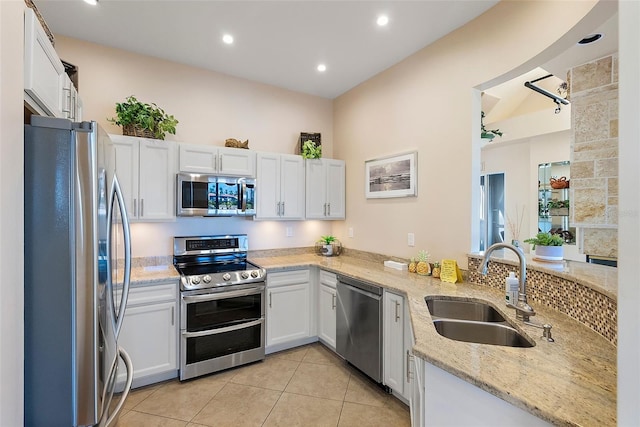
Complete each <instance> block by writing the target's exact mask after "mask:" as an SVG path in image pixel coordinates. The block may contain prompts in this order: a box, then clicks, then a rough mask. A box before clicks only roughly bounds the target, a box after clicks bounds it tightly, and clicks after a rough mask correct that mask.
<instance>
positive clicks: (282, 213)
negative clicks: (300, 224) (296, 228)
mask: <svg viewBox="0 0 640 427" xmlns="http://www.w3.org/2000/svg"><path fill="white" fill-rule="evenodd" d="M282 216H284V202H282Z"/></svg>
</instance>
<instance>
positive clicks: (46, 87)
mask: <svg viewBox="0 0 640 427" xmlns="http://www.w3.org/2000/svg"><path fill="white" fill-rule="evenodd" d="M16 42H18V40H16ZM65 76H66V74H65V72H64V66H63V65H62V61H60V58H58V54H57V53H56V51H55V49H54V48H53V45H52V44H51V41H50V40H49V38H48V37H47V34H46V33H45V32H44V29H43V28H42V25H40V21H38V18H37V17H36V14H35V12H34V11H33V10H32V9H29V8H25V11H24V92H25V99H26V100H27V103H28V104H29V105H30V106H31V107H32V108H33V109H35V110H36V111H37V112H38V113H40V114H43V115H46V116H52V117H64V115H63V113H62V104H61V101H62V99H63V95H62V93H63V90H62V88H63V82H64V77H65Z"/></svg>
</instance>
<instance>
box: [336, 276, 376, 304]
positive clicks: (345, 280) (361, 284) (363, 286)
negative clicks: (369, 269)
mask: <svg viewBox="0 0 640 427" xmlns="http://www.w3.org/2000/svg"><path fill="white" fill-rule="evenodd" d="M338 282H340V283H342V284H344V285H348V286H351V287H352V288H356V289H359V290H361V291H364V292H365V293H368V294H372V295H371V296H374V297H377V298H379V297H381V296H382V288H381V287H380V286H376V285H374V284H372V283H368V282H365V281H362V280H359V279H354V278H353V277H348V276H343V275H340V274H339V275H338Z"/></svg>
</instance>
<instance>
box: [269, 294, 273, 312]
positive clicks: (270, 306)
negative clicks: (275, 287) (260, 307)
mask: <svg viewBox="0 0 640 427" xmlns="http://www.w3.org/2000/svg"><path fill="white" fill-rule="evenodd" d="M272 307H273V306H272V305H271V292H269V308H272Z"/></svg>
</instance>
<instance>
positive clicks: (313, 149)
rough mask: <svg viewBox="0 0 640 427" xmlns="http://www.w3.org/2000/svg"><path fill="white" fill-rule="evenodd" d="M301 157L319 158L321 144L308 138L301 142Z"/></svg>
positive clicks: (320, 155)
mask: <svg viewBox="0 0 640 427" xmlns="http://www.w3.org/2000/svg"><path fill="white" fill-rule="evenodd" d="M302 157H303V158H305V159H319V158H320V157H322V145H316V144H315V142H313V141H311V140H308V141H305V142H304V143H303V144H302Z"/></svg>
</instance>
